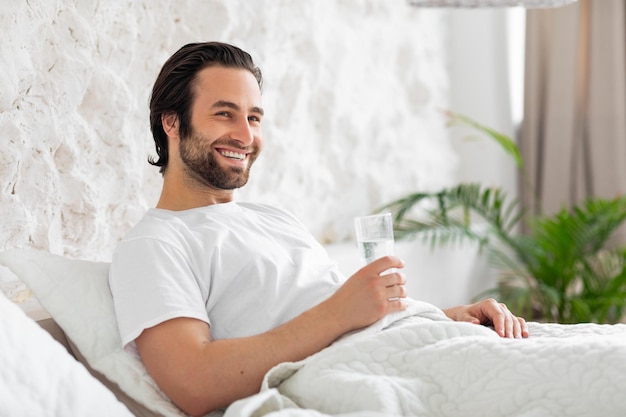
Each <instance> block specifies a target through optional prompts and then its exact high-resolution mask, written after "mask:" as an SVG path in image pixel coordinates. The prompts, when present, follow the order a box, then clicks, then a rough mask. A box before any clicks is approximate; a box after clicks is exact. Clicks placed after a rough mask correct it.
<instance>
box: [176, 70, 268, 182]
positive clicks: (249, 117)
mask: <svg viewBox="0 0 626 417" xmlns="http://www.w3.org/2000/svg"><path fill="white" fill-rule="evenodd" d="M195 95H196V97H195V101H194V102H193V104H192V111H191V134H190V136H189V137H185V138H181V139H180V147H179V152H180V158H181V161H182V162H183V167H184V170H185V173H186V174H187V175H188V176H189V177H190V178H191V179H193V180H194V181H197V182H199V183H201V184H202V185H204V186H208V187H210V188H214V189H219V190H232V189H235V188H239V187H242V186H244V185H245V184H246V182H247V181H248V177H249V175H250V167H251V166H252V163H253V162H254V160H255V159H256V158H257V156H258V154H259V152H260V151H261V149H262V146H263V141H262V137H261V119H262V117H263V110H262V107H261V91H260V88H259V85H258V83H257V81H256V79H255V78H254V75H252V74H251V73H250V72H249V71H247V70H241V69H234V68H224V67H218V66H216V67H209V68H205V69H203V70H202V71H200V72H199V73H198V79H197V83H196V85H195Z"/></svg>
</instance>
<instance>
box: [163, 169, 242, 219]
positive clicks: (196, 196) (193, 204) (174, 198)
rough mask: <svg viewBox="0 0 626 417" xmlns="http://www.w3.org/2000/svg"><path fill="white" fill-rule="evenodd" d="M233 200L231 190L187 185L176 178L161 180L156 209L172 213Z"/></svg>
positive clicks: (166, 177)
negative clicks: (161, 185)
mask: <svg viewBox="0 0 626 417" xmlns="http://www.w3.org/2000/svg"><path fill="white" fill-rule="evenodd" d="M232 200H233V191H232V190H218V189H213V188H209V187H206V186H202V185H199V184H189V183H188V182H186V181H182V180H180V179H178V178H174V177H168V176H167V174H166V175H165V177H164V178H163V188H162V190H161V196H160V197H159V201H158V203H157V205H156V207H157V208H160V209H165V210H173V211H181V210H189V209H193V208H198V207H205V206H210V205H212V204H221V203H228V202H230V201H232Z"/></svg>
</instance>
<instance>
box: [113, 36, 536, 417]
mask: <svg viewBox="0 0 626 417" xmlns="http://www.w3.org/2000/svg"><path fill="white" fill-rule="evenodd" d="M261 84H262V79H261V72H260V71H259V69H258V68H256V67H255V65H254V63H253V61H252V59H251V57H250V56H249V55H248V54H247V53H246V52H244V51H242V50H240V49H239V48H236V47H234V46H231V45H227V44H222V43H200V44H189V45H186V46H184V47H182V48H181V49H180V50H179V51H178V52H176V53H175V54H174V55H173V56H172V57H171V58H170V59H169V60H168V61H167V62H166V63H165V65H164V66H163V68H162V70H161V73H160V74H159V76H158V77H157V80H156V82H155V85H154V88H153V92H152V98H151V102H150V121H151V129H152V133H153V136H154V140H155V144H156V151H157V155H158V159H156V160H154V159H151V160H150V163H152V164H153V165H156V166H159V167H160V169H161V172H162V174H163V189H162V192H161V196H160V199H159V201H158V204H157V207H156V208H154V209H150V210H149V211H148V212H147V213H146V215H145V216H144V218H143V219H142V220H141V221H140V222H139V223H138V224H137V225H136V226H135V227H134V228H133V229H132V230H131V231H130V233H129V234H128V236H127V237H126V238H125V239H124V240H123V241H122V242H121V243H120V245H119V247H118V249H117V250H116V253H115V255H114V257H113V262H112V266H111V272H110V284H111V290H112V292H113V296H114V302H115V308H116V314H117V318H118V323H119V327H120V333H121V337H122V341H123V343H124V345H125V346H126V347H127V348H136V349H137V352H138V353H139V355H140V356H141V359H142V360H143V362H144V364H145V366H146V368H147V370H148V372H149V373H150V374H151V375H152V376H153V378H154V379H155V380H156V382H157V383H158V385H159V387H160V388H161V389H162V390H163V391H164V392H165V394H167V395H168V396H169V397H170V399H171V400H172V401H173V402H174V403H175V404H177V405H178V406H179V407H180V408H181V409H182V410H183V411H185V412H187V413H188V414H191V415H202V414H204V413H206V412H208V411H211V410H215V409H218V408H221V407H225V406H227V405H229V404H230V403H231V402H233V401H235V400H237V399H240V398H243V397H245V396H248V395H251V394H253V393H255V392H257V391H258V389H259V387H260V384H261V381H262V378H263V376H264V374H265V373H266V372H267V371H268V370H269V369H270V368H272V367H273V366H274V365H276V364H278V363H280V362H285V361H297V360H300V359H303V358H305V357H307V356H309V355H311V354H313V353H315V352H318V351H320V350H321V349H323V348H324V347H326V346H328V345H329V344H331V343H332V342H333V341H334V340H335V339H337V338H338V337H339V336H341V335H343V334H345V333H347V332H349V331H352V330H356V329H359V328H363V327H365V326H368V325H370V324H372V323H374V322H376V321H377V320H379V319H381V318H382V317H384V316H385V315H387V314H389V313H392V312H397V311H401V310H403V309H405V303H404V302H403V300H402V299H403V298H405V297H406V290H405V287H404V284H405V282H406V279H405V277H404V276H403V275H402V274H401V273H400V272H395V273H391V274H383V275H381V273H382V272H384V271H387V270H389V269H390V268H396V269H400V268H402V266H403V262H402V261H401V260H400V259H398V258H396V257H384V258H381V259H379V260H377V261H375V262H373V263H371V264H369V265H367V266H366V267H364V268H362V269H360V270H359V271H357V272H356V273H355V274H354V275H352V276H351V277H350V278H348V279H344V278H343V277H341V275H340V273H339V272H338V270H337V268H336V266H335V264H334V263H333V262H332V261H330V260H329V259H328V255H327V254H326V252H325V251H324V249H323V248H322V246H321V245H320V244H319V243H318V242H316V241H315V239H314V238H313V237H312V236H311V234H310V233H309V232H308V231H306V229H305V228H304V227H303V225H302V224H301V223H300V222H299V221H298V220H297V219H295V218H294V217H292V216H291V215H289V214H288V213H285V212H283V211H281V210H278V209H276V208H272V207H268V206H265V205H259V204H251V203H245V204H244V203H236V202H234V201H233V190H235V189H237V188H239V187H242V186H243V185H244V184H245V183H246V181H247V179H248V175H249V172H250V167H251V166H252V164H253V162H254V160H255V159H256V158H257V156H258V155H259V153H260V151H261V149H262V146H263V141H262V135H261V123H262V119H263V108H262V106H261ZM444 312H445V313H446V315H447V316H448V317H450V318H452V319H454V320H463V321H470V322H474V323H477V324H478V323H482V324H491V325H493V326H494V328H495V329H496V331H497V332H498V333H499V334H500V335H501V336H503V337H525V336H527V334H528V331H527V329H526V324H525V321H524V320H523V319H521V318H517V317H515V316H513V315H512V314H511V313H510V312H509V311H508V310H507V309H506V307H505V306H503V305H501V304H498V303H497V302H495V301H494V300H485V301H482V302H480V303H476V304H473V305H469V306H460V307H455V308H451V309H448V310H445V311H444Z"/></svg>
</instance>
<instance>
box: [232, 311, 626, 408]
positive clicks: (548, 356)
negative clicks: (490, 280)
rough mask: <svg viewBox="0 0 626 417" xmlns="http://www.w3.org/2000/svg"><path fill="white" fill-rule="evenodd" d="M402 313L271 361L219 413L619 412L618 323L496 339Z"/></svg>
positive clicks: (622, 328)
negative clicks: (317, 348)
mask: <svg viewBox="0 0 626 417" xmlns="http://www.w3.org/2000/svg"><path fill="white" fill-rule="evenodd" d="M409 310H410V311H409V313H410V316H409V317H389V318H388V319H387V320H386V321H384V322H381V323H378V326H377V327H378V328H371V329H367V330H366V331H363V332H360V333H358V334H354V335H351V336H348V337H346V338H344V339H342V340H340V341H338V342H337V343H335V344H334V345H332V346H330V347H328V348H326V349H325V350H323V351H321V352H320V353H318V354H316V355H313V356H311V357H309V358H308V359H306V360H304V361H301V362H298V363H284V364H280V365H278V366H277V367H275V368H274V369H272V370H271V371H270V372H269V373H268V374H267V376H266V378H265V381H264V384H263V388H262V390H261V392H260V393H259V394H257V395H255V396H252V397H249V398H246V399H244V400H241V401H239V402H236V403H234V404H233V405H231V407H229V408H228V410H227V411H226V414H225V417H235V416H236V417H252V416H254V417H258V416H271V417H290V416H351V417H366V416H385V417H392V416H455V417H460V416H468V417H469V416H471V417H489V416H494V417H495V416H507V417H511V416H528V417H530V416H533V417H534V416H542V417H543V416H555V417H557V416H558V417H561V416H603V417H607V416H626V325H613V326H608V325H595V324H579V325H570V326H567V325H556V324H538V323H529V327H530V332H531V336H530V337H529V338H528V339H503V338H500V337H498V336H497V335H496V334H495V332H493V331H492V330H491V329H489V328H486V327H483V326H477V325H473V324H469V323H457V322H452V321H449V320H447V319H446V318H445V316H443V313H441V312H440V311H439V310H438V309H436V308H435V307H433V306H431V305H429V304H426V303H419V302H414V303H412V304H411V307H410V309H409ZM381 327H383V328H384V329H382V330H380V328H381Z"/></svg>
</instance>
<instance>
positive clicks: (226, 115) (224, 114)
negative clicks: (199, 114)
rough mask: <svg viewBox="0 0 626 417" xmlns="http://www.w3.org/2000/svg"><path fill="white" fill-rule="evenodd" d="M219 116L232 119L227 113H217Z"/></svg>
mask: <svg viewBox="0 0 626 417" xmlns="http://www.w3.org/2000/svg"><path fill="white" fill-rule="evenodd" d="M217 115H218V116H224V117H230V113H229V112H227V111H221V112H219V113H217Z"/></svg>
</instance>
